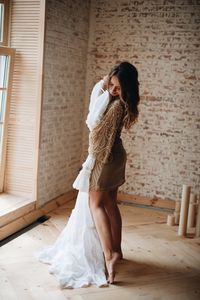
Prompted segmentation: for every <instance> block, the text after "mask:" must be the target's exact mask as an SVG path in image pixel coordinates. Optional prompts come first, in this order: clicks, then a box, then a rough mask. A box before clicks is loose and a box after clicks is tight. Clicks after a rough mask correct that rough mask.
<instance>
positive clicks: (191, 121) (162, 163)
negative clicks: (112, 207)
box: [38, 0, 200, 203]
mask: <svg viewBox="0 0 200 300" xmlns="http://www.w3.org/2000/svg"><path fill="white" fill-rule="evenodd" d="M89 6H90V5H89V0H88V1H81V0H74V1H72V0H68V1H59V0H56V1H53V0H47V25H46V26H47V28H46V40H45V68H44V101H43V114H42V131H41V149H40V164H39V177H38V183H39V191H38V192H39V195H38V197H39V200H40V203H44V202H47V201H49V200H51V199H52V198H55V197H57V196H59V195H60V194H62V193H64V192H66V191H68V190H70V189H71V187H72V182H73V180H74V179H75V177H76V175H77V172H78V168H79V167H80V165H81V163H82V161H83V159H84V158H85V157H86V155H87V143H88V131H87V129H86V125H85V123H84V122H85V118H86V113H87V110H88V99H89V95H90V91H91V89H92V86H93V84H94V83H95V82H96V81H97V80H99V79H100V78H101V77H102V76H104V75H105V74H106V73H107V72H108V71H109V70H110V68H111V67H112V66H113V65H114V64H115V63H116V62H118V61H119V60H124V59H125V60H129V61H130V62H131V63H133V64H135V65H136V67H137V68H138V71H139V80H140V91H141V103H140V107H139V109H140V116H139V122H138V123H137V124H136V125H135V126H134V127H133V128H132V129H131V131H130V132H129V133H126V132H125V131H123V140H124V145H125V148H126V150H127V153H128V162H127V169H126V183H125V184H124V185H123V186H122V187H121V188H120V190H122V191H124V192H127V193H129V194H133V195H140V196H149V197H161V198H169V199H177V198H179V197H180V194H181V189H182V184H183V183H186V184H190V185H192V187H193V190H194V191H195V192H199V190H200V150H199V149H200V131H199V129H200V125H199V124H200V99H199V98H200V96H199V95H200V84H199V79H200V1H199V0H169V1H167V0H157V1H156V0H148V1H142V0H138V1H131V0H116V1H110V0H107V1H106V0H96V1H95V0H91V7H89ZM89 9H90V16H89ZM89 21H90V25H89V38H88V22H89ZM87 45H88V51H87ZM86 61H87V72H86ZM85 80H86V86H85ZM83 130H84V134H83ZM81 139H82V140H81ZM82 146H83V151H81V147H82ZM81 153H82V158H81Z"/></svg>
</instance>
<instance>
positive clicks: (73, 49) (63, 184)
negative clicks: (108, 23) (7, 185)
mask: <svg viewBox="0 0 200 300" xmlns="http://www.w3.org/2000/svg"><path fill="white" fill-rule="evenodd" d="M88 16H89V1H88V0H85V1H81V0H73V1H72V0H68V1H61V0H47V3H46V34H45V60H44V97H43V103H42V119H41V139H40V153H39V170H38V201H39V203H40V204H43V203H45V202H47V201H49V200H51V199H53V198H55V197H57V196H59V195H61V194H63V193H65V192H67V191H69V190H71V189H72V182H73V181H74V179H75V177H76V175H77V170H78V168H79V167H80V163H81V160H80V155H81V147H82V128H83V126H82V125H83V124H82V122H83V108H84V96H85V72H86V53H87V44H88V25H89V18H88Z"/></svg>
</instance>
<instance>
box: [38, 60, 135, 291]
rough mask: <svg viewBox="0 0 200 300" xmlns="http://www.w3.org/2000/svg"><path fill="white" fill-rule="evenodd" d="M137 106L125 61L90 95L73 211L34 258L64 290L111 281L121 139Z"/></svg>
mask: <svg viewBox="0 0 200 300" xmlns="http://www.w3.org/2000/svg"><path fill="white" fill-rule="evenodd" d="M138 104H139V83H138V72H137V70H136V68H135V67H134V66H133V65H132V64H130V63H129V62H122V63H120V64H118V65H116V66H114V68H113V69H112V70H111V72H110V73H109V75H108V76H105V77H104V79H103V80H100V81H99V82H98V83H97V84H96V85H95V86H94V88H93V90H92V93H91V97H90V105H89V113H88V116H87V120H86V124H87V126H88V128H89V130H90V133H89V148H88V157H87V159H86V161H85V162H84V163H83V165H82V169H81V171H80V172H79V174H78V176H77V178H76V180H75V181H74V183H73V187H74V188H75V189H77V190H79V192H78V196H77V199H76V205H75V208H74V209H73V211H72V214H71V216H70V218H69V220H68V223H67V225H66V226H65V228H64V229H63V231H62V232H61V234H60V235H59V237H58V239H57V240H56V243H55V244H54V245H52V246H48V247H47V248H45V249H43V250H42V251H40V252H39V253H36V257H37V258H38V259H39V260H40V261H41V262H44V263H48V264H51V267H50V268H49V271H50V273H53V274H55V275H56V277H57V279H58V280H59V283H60V286H61V287H63V288H64V287H66V288H72V287H83V286H88V285H90V284H93V283H95V284H97V285H98V286H99V287H102V286H107V284H108V283H113V282H114V277H115V264H116V262H117V260H118V259H120V258H122V250H121V226H122V224H121V223H122V222H121V216H120V212H119V209H118V206H117V203H116V197H117V189H118V187H119V186H120V185H122V184H123V183H124V182H125V165H126V151H125V149H124V147H123V145H122V140H121V138H120V134H121V130H122V128H123V127H125V128H126V129H129V128H130V127H131V125H132V124H134V122H136V120H137V117H138ZM105 265H106V269H107V270H105ZM106 271H107V274H108V278H106V276H105V272H106Z"/></svg>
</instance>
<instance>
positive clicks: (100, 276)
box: [34, 80, 109, 288]
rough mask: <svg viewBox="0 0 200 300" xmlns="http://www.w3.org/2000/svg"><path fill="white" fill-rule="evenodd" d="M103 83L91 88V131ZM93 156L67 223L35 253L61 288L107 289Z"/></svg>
mask: <svg viewBox="0 0 200 300" xmlns="http://www.w3.org/2000/svg"><path fill="white" fill-rule="evenodd" d="M102 86H103V80H100V81H99V82H98V83H97V84H96V85H95V86H94V88H93V90H92V93H91V97H90V105H89V113H88V116H87V120H86V124H87V126H88V128H89V130H92V129H93V128H94V127H95V126H96V125H97V124H98V123H99V122H100V120H101V117H102V116H103V113H104V112H105V110H106V108H107V105H108V103H109V93H108V91H104V90H103V89H102ZM94 162H95V157H94V156H92V155H88V157H87V159H86V161H85V162H84V163H83V165H82V169H81V171H80V172H79V174H78V176H77V178H76V180H75V181H74V183H73V187H74V188H75V189H77V190H79V192H78V196H77V199H76V204H75V207H74V209H73V210H72V213H71V215H70V218H69V220H68V223H67V224H66V226H65V227H64V229H63V230H62V232H61V233H60V235H59V237H58V238H57V240H56V242H55V243H54V244H53V245H50V246H46V247H44V248H43V249H41V250H40V251H38V252H36V253H34V256H35V257H36V258H37V259H38V260H39V261H41V262H43V263H47V264H50V267H49V272H50V273H51V274H54V275H55V276H56V277H57V279H58V281H59V284H60V287H61V288H78V287H86V286H89V285H90V284H96V285H97V286H98V287H102V286H107V285H108V284H107V280H106V276H105V263H104V256H103V251H102V248H101V244H100V240H99V237H98V234H97V231H96V228H95V225H94V222H93V218H92V215H91V212H90V208H89V194H88V190H89V178H90V173H91V170H92V168H93V166H94Z"/></svg>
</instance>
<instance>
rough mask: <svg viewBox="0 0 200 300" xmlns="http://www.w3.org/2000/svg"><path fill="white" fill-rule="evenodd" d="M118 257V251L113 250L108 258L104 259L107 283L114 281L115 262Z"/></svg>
mask: <svg viewBox="0 0 200 300" xmlns="http://www.w3.org/2000/svg"><path fill="white" fill-rule="evenodd" d="M119 259H120V254H119V253H118V252H113V253H112V255H111V258H110V259H106V268H107V272H108V283H111V284H112V283H114V279H115V264H116V262H117V260H119Z"/></svg>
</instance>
